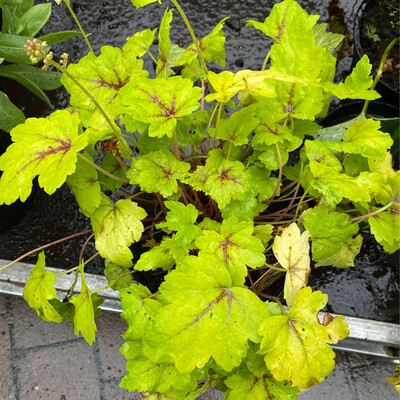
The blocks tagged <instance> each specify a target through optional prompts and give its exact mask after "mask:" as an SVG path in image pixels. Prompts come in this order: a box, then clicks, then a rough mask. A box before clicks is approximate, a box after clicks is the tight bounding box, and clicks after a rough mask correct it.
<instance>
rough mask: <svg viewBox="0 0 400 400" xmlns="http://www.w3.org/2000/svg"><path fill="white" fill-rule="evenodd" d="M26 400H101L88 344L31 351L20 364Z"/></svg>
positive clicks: (74, 343)
mask: <svg viewBox="0 0 400 400" xmlns="http://www.w3.org/2000/svg"><path fill="white" fill-rule="evenodd" d="M17 365H18V370H19V393H20V399H21V400H22V399H23V400H39V399H40V400H80V399H82V400H99V399H100V391H99V382H98V375H97V371H96V366H95V361H94V356H93V352H92V349H91V348H90V347H89V346H88V345H87V344H86V343H85V342H72V343H67V344H63V345H52V346H48V347H44V348H40V349H36V350H34V351H27V352H26V354H23V355H20V356H19V357H18V360H17Z"/></svg>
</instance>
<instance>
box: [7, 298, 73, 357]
mask: <svg viewBox="0 0 400 400" xmlns="http://www.w3.org/2000/svg"><path fill="white" fill-rule="evenodd" d="M11 304H12V310H13V315H14V320H13V324H14V336H15V346H16V348H17V349H27V348H30V347H35V346H42V345H48V344H52V343H59V342H66V341H71V340H76V339H77V337H76V336H75V334H74V329H73V328H72V327H71V324H70V323H69V322H68V321H66V320H64V321H63V322H61V323H60V324H58V323H56V322H46V321H43V320H42V319H41V318H39V317H38V315H37V313H36V311H35V310H33V309H32V308H30V307H29V305H28V303H27V302H26V301H25V300H24V299H23V298H20V297H12V303H11Z"/></svg>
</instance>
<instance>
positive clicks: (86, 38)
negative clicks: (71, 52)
mask: <svg viewBox="0 0 400 400" xmlns="http://www.w3.org/2000/svg"><path fill="white" fill-rule="evenodd" d="M64 3H65V5H66V6H67V8H68V10H69V12H70V13H71V15H72V18H73V19H74V20H75V22H76V24H77V25H78V28H79V30H80V31H81V33H82V35H83V37H84V38H85V41H86V44H87V45H88V47H89V50H90V52H91V53H93V54H94V51H93V49H92V46H91V45H90V42H89V39H88V35H86V33H85V31H84V30H83V28H82V25H81V23H80V22H79V20H78V18H77V16H76V15H75V13H74V10H73V9H72V7H71V5H70V4H69V0H64Z"/></svg>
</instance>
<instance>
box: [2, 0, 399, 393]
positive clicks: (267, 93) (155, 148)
mask: <svg viewBox="0 0 400 400" xmlns="http://www.w3.org/2000/svg"><path fill="white" fill-rule="evenodd" d="M155 1H156V0H132V3H133V5H134V6H136V7H141V6H144V5H146V4H148V3H152V2H155ZM159 3H161V2H160V1H159ZM172 3H173V5H174V6H175V7H176V8H177V9H178V12H179V13H180V14H181V15H182V17H183V19H184V20H185V23H186V24H187V26H188V29H189V31H190V34H191V36H192V38H193V44H192V45H190V46H189V47H188V48H186V49H185V48H182V47H180V46H178V45H177V44H174V43H172V42H171V40H170V35H169V33H170V28H171V24H172V21H173V11H172V10H171V9H167V10H166V11H165V14H164V16H163V18H162V21H161V24H160V28H159V29H158V30H157V29H153V30H150V29H146V30H144V31H140V32H136V33H135V34H134V35H133V36H132V37H130V38H128V39H127V41H126V44H125V45H124V46H123V47H122V48H117V47H112V46H104V47H102V48H101V51H100V54H95V53H94V52H93V50H92V49H91V47H89V49H90V51H89V53H88V55H87V56H85V57H83V58H82V59H81V60H80V61H79V62H78V63H69V65H67V61H66V59H67V56H66V55H63V57H62V63H60V64H57V63H56V62H55V61H54V59H53V57H54V56H47V57H46V59H45V66H46V68H47V67H49V66H50V67H51V66H52V67H55V68H57V69H58V70H60V71H61V72H62V73H63V77H62V83H63V85H64V87H65V89H66V90H67V91H68V93H69V94H70V95H71V99H70V103H71V107H70V108H68V109H66V110H58V111H55V112H54V113H52V114H51V115H49V116H48V117H47V118H28V119H27V120H26V122H25V123H24V124H21V125H18V126H17V127H16V128H14V129H13V130H12V131H11V135H12V139H13V142H14V143H13V144H12V145H11V146H10V147H9V148H8V150H7V152H6V153H5V154H4V155H3V156H1V157H0V169H1V170H2V171H4V172H3V175H2V177H1V180H0V203H5V204H10V203H12V202H14V201H15V200H17V199H18V198H19V199H21V200H22V201H24V200H25V199H26V198H27V197H28V195H29V194H30V192H31V188H32V181H33V179H34V178H35V177H38V182H39V185H40V186H41V187H42V188H43V189H44V190H45V191H46V192H47V193H49V194H52V193H54V192H55V191H56V190H57V189H58V188H59V187H60V186H61V185H63V184H64V183H67V184H68V185H69V187H70V189H71V191H72V193H73V194H74V195H75V197H76V199H77V202H78V204H79V207H80V210H81V212H82V213H83V214H84V215H85V216H87V217H88V218H90V220H91V223H92V228H93V236H94V240H95V244H96V249H97V251H98V253H96V254H94V255H93V256H92V257H91V258H89V259H88V260H83V259H82V257H81V259H80V260H79V261H78V260H77V264H78V266H77V267H76V268H74V270H75V271H76V275H75V279H74V280H73V282H71V290H70V292H69V295H68V296H67V298H66V299H64V300H63V301H60V300H59V299H58V298H57V294H56V290H55V289H54V287H53V283H54V282H55V280H56V279H57V276H56V275H54V274H53V273H52V272H50V271H46V269H45V256H44V254H43V253H41V254H40V255H39V260H38V263H37V264H36V266H35V267H34V268H33V270H32V274H31V277H30V279H29V281H28V283H27V285H26V287H25V290H24V297H25V299H26V300H27V301H28V303H29V305H30V306H31V307H33V308H34V309H35V310H36V311H37V313H38V315H39V316H40V317H41V318H43V319H45V320H47V321H53V322H60V321H61V320H62V319H64V318H65V319H68V320H69V321H70V322H71V324H72V325H73V327H74V329H75V333H76V334H77V335H79V333H81V334H82V335H83V337H84V338H85V339H86V341H87V342H88V343H89V344H92V343H93V341H94V340H95V332H96V324H95V317H96V316H97V315H98V313H99V305H100V304H101V302H102V298H101V297H99V296H98V294H100V292H101V290H102V289H99V290H91V289H90V288H89V287H88V285H87V284H86V281H85V273H84V269H85V266H86V265H87V264H88V263H89V262H90V261H91V260H92V259H93V258H94V257H96V256H98V255H100V256H101V257H103V258H104V259H105V276H106V277H107V278H108V280H109V286H107V287H112V288H113V289H115V290H118V291H119V292H120V296H121V304H122V308H123V313H122V317H123V318H124V319H125V320H126V322H127V324H128V329H127V331H126V333H125V335H124V338H125V340H126V342H125V344H124V345H123V346H122V348H121V352H122V354H123V355H124V356H125V358H126V359H127V365H126V366H127V373H126V375H125V376H124V378H123V379H122V382H121V387H123V388H125V389H127V390H129V391H133V390H138V391H139V392H140V393H141V394H142V396H143V398H157V399H195V398H196V397H197V396H199V395H200V394H201V393H203V392H204V391H205V390H207V388H209V387H217V388H218V389H219V390H222V391H223V392H224V393H225V397H226V398H227V399H230V400H239V399H240V400H245V399H248V400H250V399H251V400H257V399H260V400H263V399H266V398H274V399H295V398H296V397H297V393H299V392H300V391H301V390H304V389H308V388H310V387H311V386H313V385H315V384H318V383H320V382H322V381H323V380H324V379H325V377H326V376H328V375H329V374H330V372H331V371H332V370H333V368H334V357H335V354H334V352H333V350H332V349H331V347H330V344H335V343H337V342H338V341H339V340H341V339H343V338H345V337H346V336H347V335H348V334H349V331H348V327H347V324H346V322H345V321H344V317H343V316H337V317H333V316H332V315H330V314H328V313H326V314H325V315H323V316H322V315H320V311H321V310H323V308H324V307H325V305H326V304H327V300H328V298H327V295H326V294H323V293H321V292H319V291H312V290H311V288H310V287H309V286H307V282H308V277H309V274H310V272H311V263H313V265H315V266H316V267H320V266H327V265H333V266H336V267H338V268H346V267H351V266H354V258H355V256H356V255H357V254H358V253H359V251H360V247H361V244H362V236H361V234H360V233H359V232H360V230H365V229H370V231H371V233H372V234H373V235H374V236H375V238H376V240H377V241H378V242H379V243H380V244H381V245H382V246H383V248H384V249H385V250H386V251H387V252H390V253H391V252H394V251H395V250H396V249H398V248H399V232H400V229H399V226H400V217H399V212H400V211H399V182H400V181H399V172H398V171H395V170H394V169H393V168H392V158H391V154H390V152H389V150H390V148H391V146H392V144H393V140H392V139H391V137H390V134H388V133H385V132H383V131H381V130H380V122H379V121H375V120H373V119H370V118H368V117H367V115H366V114H365V113H362V114H361V115H360V116H359V117H357V118H356V119H354V120H351V121H349V122H346V123H343V124H340V125H337V126H334V127H330V128H322V127H321V126H319V125H318V124H317V123H316V119H317V118H319V117H322V116H324V115H325V114H326V113H327V110H328V107H329V104H330V100H331V97H332V95H335V96H337V97H338V98H340V99H344V98H350V99H365V100H367V101H369V100H373V99H376V98H378V97H379V95H378V94H377V92H375V91H374V90H373V81H372V77H371V76H370V72H371V65H370V63H369V60H368V58H367V56H364V57H363V58H362V59H361V60H360V61H359V62H358V63H357V65H356V67H355V68H354V69H353V71H352V72H351V74H350V75H349V76H348V77H347V78H346V79H345V81H344V82H340V83H339V84H334V83H333V77H334V74H335V64H336V59H335V57H334V56H333V55H332V53H333V51H334V49H335V48H336V47H337V46H338V45H339V44H340V42H341V40H342V36H341V35H337V34H332V33H329V32H326V25H324V24H322V25H318V24H317V20H318V16H316V15H309V14H307V13H306V12H305V11H304V10H303V9H302V8H301V7H300V6H299V5H298V4H297V3H296V2H295V1H294V0H284V1H282V2H281V3H279V4H276V5H275V6H274V7H273V9H272V12H271V14H270V15H269V16H268V17H267V18H266V19H265V21H264V22H257V21H248V26H249V27H254V28H256V29H258V30H259V31H261V32H263V33H264V34H265V35H267V36H269V37H271V38H272V39H273V45H272V46H271V48H270V50H269V52H268V54H266V58H265V62H264V64H263V66H262V68H261V69H260V70H257V71H253V70H242V71H239V72H237V73H233V72H230V71H223V72H221V73H215V72H212V71H210V70H209V69H208V66H209V63H210V62H215V63H218V64H219V65H221V66H222V67H223V66H224V65H225V52H224V44H225V36H224V32H223V27H224V20H222V21H221V22H220V23H218V24H217V26H216V27H215V28H214V29H213V30H212V31H211V32H210V33H208V34H207V35H206V36H204V37H203V38H202V39H200V40H197V38H196V36H195V34H194V32H193V30H192V28H191V26H190V24H189V22H188V20H187V18H186V16H185V14H184V12H183V10H182V9H181V7H180V6H179V4H178V3H177V2H176V0H172ZM66 4H67V6H69V3H68V2H66ZM83 35H84V38H85V40H86V41H87V43H88V44H89V46H90V43H89V40H88V36H87V35H85V34H84V32H83ZM157 36H158V50H157V47H156V46H155V45H154V41H155V38H156V37H157ZM156 51H158V56H157V53H156ZM144 57H150V58H151V59H152V60H154V62H155V63H156V69H155V72H154V71H151V72H149V71H146V70H144V69H143V65H144V64H143V58H144ZM176 67H179V68H176ZM177 71H179V74H177ZM89 239H90V238H89ZM140 244H142V252H141V255H140V256H133V252H132V245H135V247H136V248H137V246H138V245H140ZM82 253H83V252H82ZM136 271H147V273H148V275H149V276H151V275H152V272H153V271H162V273H163V274H164V278H163V281H162V283H161V284H160V285H159V287H158V288H156V289H155V290H153V292H152V291H150V289H149V288H147V287H146V286H144V285H142V284H138V283H137V282H135V281H133V280H132V276H133V274H134V273H135V272H136ZM69 272H70V271H69ZM62 273H63V272H61V273H60V274H62ZM277 275H282V276H283V280H282V282H283V300H284V301H285V302H286V307H285V306H284V305H283V304H282V302H283V300H282V301H281V300H279V299H277V298H275V297H273V296H271V295H270V294H268V288H269V286H270V284H271V282H272V281H275V280H276V276H277ZM79 279H80V280H81V283H82V285H81V287H82V290H81V292H80V293H79V294H74V287H75V284H76V282H77V281H78V280H79ZM103 289H104V288H103Z"/></svg>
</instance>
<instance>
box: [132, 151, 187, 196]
mask: <svg viewBox="0 0 400 400" xmlns="http://www.w3.org/2000/svg"><path fill="white" fill-rule="evenodd" d="M189 169H190V164H189V163H186V162H184V161H179V160H178V159H177V158H176V157H175V156H174V155H173V154H172V153H171V152H170V151H169V150H167V149H163V150H159V151H151V152H150V153H147V154H144V155H141V156H139V157H136V158H135V159H134V160H133V161H132V167H131V169H130V170H129V171H128V172H127V177H128V178H129V179H130V180H131V183H133V184H136V185H139V186H140V187H141V189H142V190H145V191H146V192H148V193H160V194H161V196H163V197H169V196H172V195H173V194H174V193H177V192H178V190H179V185H178V180H180V181H181V180H182V179H184V178H186V177H187V176H188V175H189Z"/></svg>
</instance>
